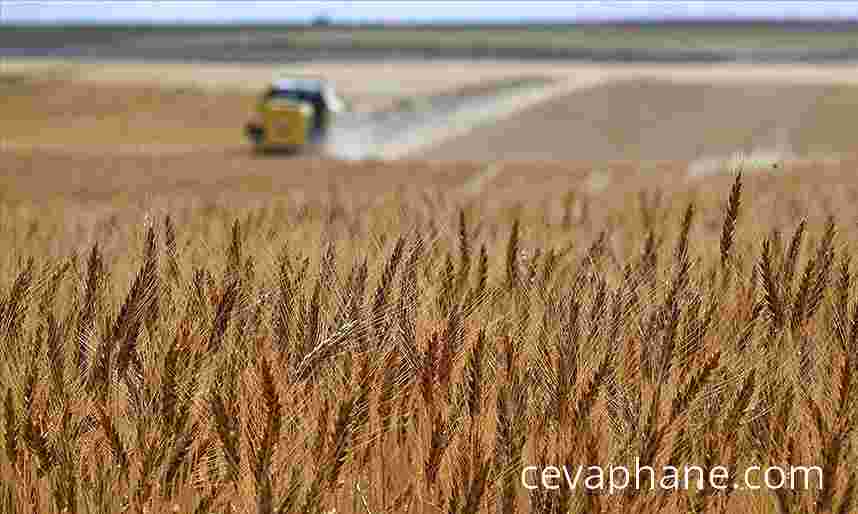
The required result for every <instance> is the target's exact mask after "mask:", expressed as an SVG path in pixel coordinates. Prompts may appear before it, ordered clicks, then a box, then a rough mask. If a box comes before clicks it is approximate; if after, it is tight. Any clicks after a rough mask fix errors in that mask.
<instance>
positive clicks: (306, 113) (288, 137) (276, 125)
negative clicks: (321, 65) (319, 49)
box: [245, 78, 346, 154]
mask: <svg viewBox="0 0 858 514" xmlns="http://www.w3.org/2000/svg"><path fill="white" fill-rule="evenodd" d="M345 109H346V104H345V102H344V101H343V100H342V99H341V98H340V97H339V96H338V95H337V93H336V91H335V90H334V87H333V85H332V84H330V83H329V82H327V81H325V80H323V79H321V78H284V79H280V80H277V81H275V82H273V83H272V84H270V85H269V86H268V88H266V90H265V92H264V93H263V94H262V95H261V97H260V99H259V103H258V105H257V108H256V113H255V116H254V117H253V119H251V121H249V122H248V123H247V124H246V125H245V135H246V136H247V137H248V139H250V141H251V142H252V143H253V145H254V148H255V150H256V151H257V152H260V153H269V152H284V153H290V154H295V153H299V152H300V153H303V152H307V151H310V152H313V153H316V152H320V151H321V150H322V148H324V145H325V143H326V141H327V138H328V134H329V132H330V129H331V125H332V124H333V121H334V118H335V116H336V114H337V113H340V112H342V111H344V110H345Z"/></svg>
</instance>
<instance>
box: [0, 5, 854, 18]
mask: <svg viewBox="0 0 858 514" xmlns="http://www.w3.org/2000/svg"><path fill="white" fill-rule="evenodd" d="M320 13H325V14H327V15H329V16H331V17H332V18H333V19H335V20H338V21H420V22H430V21H452V20H467V21H517V20H524V21H526V20H528V19H540V20H552V19H557V20H605V19H618V18H647V19H665V18H683V17H695V18H700V17H716V18H723V17H730V16H738V17H752V18H753V17H789V18H795V17H801V18H820V17H837V18H850V17H851V18H856V17H858V1H816V2H814V1H780V2H775V1H729V0H722V1H717V0H710V1H690V2H676V1H674V2H666V1H602V2H598V1H571V0H570V1H534V0H530V1H520V2H513V1H488V0H483V1H455V0H440V1H395V0H388V1H346V0H329V1H318V0H316V1H273V0H270V1H226V0H224V1H218V0H196V1H178V0H148V1H142V0H138V1H129V0H122V1H114V0H66V1H63V0H0V19H2V21H3V22H7V23H9V22H12V23H14V22H46V23H57V22H81V21H96V22H122V21H135V22H155V23H157V22H171V23H172V22H242V21H244V22H247V21H278V20H289V21H304V20H309V19H311V18H313V17H314V16H315V15H318V14H320Z"/></svg>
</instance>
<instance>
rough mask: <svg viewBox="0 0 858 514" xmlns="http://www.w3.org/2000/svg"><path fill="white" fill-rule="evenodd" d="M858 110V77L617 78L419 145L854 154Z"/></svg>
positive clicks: (515, 150) (621, 152)
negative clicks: (836, 81) (803, 80)
mask: <svg viewBox="0 0 858 514" xmlns="http://www.w3.org/2000/svg"><path fill="white" fill-rule="evenodd" d="M850 99H851V100H852V102H851V103H850V101H849V100H850ZM838 108H840V109H842V110H841V112H840V116H835V115H834V111H835V110H836V109H838ZM855 116H858V88H856V87H853V86H836V85H835V86H812V85H789V84H776V83H772V84H745V85H738V84H736V85H730V84H722V83H718V84H706V83H697V84H694V83H672V82H667V81H660V80H652V79H645V80H629V81H614V82H609V83H604V84H601V85H600V86H599V87H595V88H588V89H584V90H581V91H573V92H571V93H570V94H568V95H563V96H561V95H557V96H554V97H552V98H551V99H549V100H547V101H545V102H543V103H540V104H538V105H535V106H531V107H529V108H527V109H526V110H524V111H523V112H520V113H519V114H518V115H517V116H515V118H511V119H506V120H501V121H498V122H497V123H494V124H492V125H491V126H486V127H482V128H477V129H475V130H472V131H470V132H469V133H467V134H464V135H462V136H461V137H458V138H456V139H452V140H448V141H446V142H444V143H441V144H439V145H436V146H434V147H433V148H430V149H428V150H425V151H423V152H420V153H419V155H420V156H422V157H426V158H430V159H481V158H483V159H512V160H524V161H527V160H533V159H557V160H565V159H576V160H596V161H598V160H615V159H628V160H642V161H652V160H661V159H695V158H699V157H704V156H709V155H724V154H727V155H729V154H731V153H733V152H735V151H745V152H752V151H754V150H758V149H769V148H772V149H777V148H780V149H783V150H784V152H785V153H787V154H794V155H797V156H802V155H808V154H816V153H824V154H832V153H833V154H848V153H852V152H855V151H858V144H856V143H855V142H854V141H849V140H848V138H845V137H844V136H845V134H848V133H849V129H848V120H850V119H853V117H855Z"/></svg>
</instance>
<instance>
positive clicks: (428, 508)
mask: <svg viewBox="0 0 858 514" xmlns="http://www.w3.org/2000/svg"><path fill="white" fill-rule="evenodd" d="M855 164H858V162H852V161H850V162H846V163H842V164H840V165H831V166H827V167H823V166H816V165H805V166H804V168H799V167H795V168H792V169H788V170H770V172H763V173H759V172H755V173H751V172H749V171H745V172H742V170H740V169H734V170H724V173H723V174H721V175H718V176H712V177H707V178H705V179H702V180H698V181H694V182H689V181H680V180H666V179H665V180H663V181H661V180H660V182H662V183H664V184H670V185H663V186H661V187H656V186H654V185H651V182H650V181H648V180H646V179H643V178H642V179H640V180H638V181H637V182H634V181H629V182H627V183H624V184H623V185H622V186H620V185H615V186H612V187H610V188H609V189H608V190H605V191H602V192H595V191H590V190H588V189H587V188H586V187H584V186H585V184H584V181H582V180H577V179H573V178H572V177H571V176H570V175H568V174H566V175H564V174H557V175H556V176H555V182H552V183H551V184H552V186H551V187H546V188H544V189H543V190H539V191H537V190H531V191H526V190H523V189H522V188H521V185H520V184H515V183H513V184H510V185H509V186H508V187H509V190H508V191H507V192H506V193H504V192H503V191H501V190H498V189H492V188H491V187H487V188H483V189H479V188H478V189H477V190H474V191H469V192H468V194H464V193H462V189H456V188H452V187H448V188H441V187H434V188H433V187H431V186H428V185H412V186H410V187H409V186H402V187H398V188H395V189H391V188H388V189H384V188H383V187H378V188H377V189H376V190H375V191H367V192H364V193H363V194H357V193H354V194H350V193H349V190H348V187H339V188H338V187H334V186H331V187H328V188H327V189H325V188H318V191H315V192H314V193H313V194H290V193H288V192H284V193H283V194H276V195H275V194H269V195H259V194H256V195H251V194H245V193H241V192H235V191H234V190H233V189H232V188H231V187H229V186H224V187H223V189H222V190H220V191H218V192H209V193H207V196H206V197H205V198H204V199H196V200H192V199H191V196H192V195H190V194H188V193H182V195H178V194H173V195H171V194H170V193H163V194H159V195H156V196H154V197H148V196H147V197H145V198H144V197H142V196H141V197H139V198H135V199H124V200H123V199H119V198H111V199H109V200H98V199H89V200H83V199H80V198H75V197H73V196H69V197H67V198H62V199H58V198H45V199H42V200H39V201H22V200H21V199H20V198H19V197H16V196H15V195H12V194H5V195H4V196H2V197H0V245H2V247H3V248H4V251H3V252H2V254H1V255H0V332H2V336H0V353H2V358H0V384H2V390H0V396H2V408H0V434H2V445H0V446H2V452H0V453H2V457H0V511H2V512H9V513H13V512H15V513H17V512H21V513H23V512H28V513H29V512H40V513H89V512H93V513H94V512H134V513H144V512H145V513H159V512H188V513H204V512H211V513H245V512H247V513H250V512H256V513H260V514H268V513H274V512H278V513H286V512H318V513H333V512H336V513H383V512H391V513H392V512H416V513H422V512H450V513H476V512H501V513H513V512H558V513H559V512H576V513H588V514H589V513H621V512H636V513H637V512H640V513H645V512H665V513H688V512H695V513H703V512H711V513H722V512H723V513H747V512H752V513H754V512H755V513H779V514H786V513H798V512H801V513H838V514H846V513H849V512H853V511H854V505H855V499H854V496H855V487H856V480H858V471H856V470H858V453H856V448H855V445H854V444H853V443H854V442H855V434H854V429H855V426H856V422H858V402H856V399H858V392H856V388H858V376H856V359H858V299H856V293H855V291H856V287H855V278H854V276H855V269H856V268H855V266H856V263H854V262H852V260H851V258H850V257H851V252H852V250H853V249H854V248H855V245H856V242H858V227H857V226H856V219H858V202H856V198H858V184H856V182H855V180H854V169H855ZM332 166H333V165H332ZM344 166H345V165H344ZM375 166H376V168H373V169H374V170H375V171H374V173H375V174H378V173H380V172H381V169H383V168H384V167H385V165H383V164H377V165H375ZM391 166H392V165H391ZM398 166H399V167H401V168H405V167H407V166H408V164H407V163H405V164H399V165H398ZM392 169H393V168H392ZM533 169H534V175H533V177H535V178H534V180H536V177H539V173H538V172H539V169H540V167H539V166H538V165H534V166H533ZM665 176H667V175H665ZM564 180H565V181H566V183H567V187H566V188H563V189H561V188H558V187H554V186H555V185H556V184H557V183H563V181H564ZM546 183H547V182H546ZM498 187H499V186H498ZM513 192H514V193H515V194H513ZM635 460H637V461H639V462H641V463H643V464H648V465H652V466H667V465H676V466H681V465H683V464H693V465H696V466H701V467H703V468H704V471H705V472H707V473H709V472H711V470H712V468H713V467H714V466H716V465H724V466H728V467H729V468H730V470H731V473H732V475H731V477H730V480H733V479H736V478H737V477H738V476H740V475H741V474H742V472H743V470H745V469H747V468H748V467H749V466H752V465H759V466H773V465H778V466H789V465H795V466H798V465H803V466H819V467H820V468H821V469H822V470H823V472H824V481H823V483H822V487H815V488H811V489H808V490H788V489H770V490H769V489H766V488H763V489H762V490H757V491H748V490H733V489H732V488H728V489H726V490H719V489H715V488H713V487H705V488H703V489H702V490H697V489H692V490H679V491H670V492H665V491H650V490H637V489H626V490H624V491H622V492H614V494H608V493H607V492H606V491H591V490H584V489H576V490H569V489H565V488H561V489H560V490H546V489H544V488H543V489H537V490H530V489H527V488H525V487H523V484H522V481H521V477H522V470H523V468H524V467H526V466H546V465H557V466H561V465H564V464H566V465H570V466H574V465H577V464H584V465H588V466H589V465H600V466H604V467H605V468H607V467H608V466H609V465H611V464H628V463H631V462H634V461H635Z"/></svg>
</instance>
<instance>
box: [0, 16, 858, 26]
mask: <svg viewBox="0 0 858 514" xmlns="http://www.w3.org/2000/svg"><path fill="white" fill-rule="evenodd" d="M322 20H324V22H325V24H322V25H319V22H320V21H322ZM854 23H858V16H855V17H831V16H818V17H817V16H795V17H779V16H735V17H734V16H730V17H707V16H675V17H674V16H671V17H669V18H651V17H617V18H554V19H550V18H544V19H540V18H532V19H529V20H520V21H516V20H509V19H488V20H487V19H482V20H475V19H469V18H462V19H458V20H456V19H444V20H434V21H432V20H408V19H403V20H374V19H370V18H367V19H337V18H334V17H326V16H323V15H320V16H317V17H312V18H309V19H308V18H301V19H294V18H291V19H290V18H283V19H275V20H271V19H267V20H266V19H259V20H253V19H245V20H188V21H184V20H175V21H164V20H159V21H151V20H146V19H133V18H129V19H126V20H73V21H70V20H62V21H61V20H20V19H19V20H14V21H8V20H7V21H4V20H2V19H0V26H7V27H42V26H52V27H75V28H85V27H126V26H136V27H140V26H146V27H174V26H189V27H193V26H212V25H217V26H231V25H232V26H249V27H265V26H292V27H298V26H300V27H313V26H316V27H319V28H322V27H325V26H328V27H362V26H364V27H444V26H453V27H456V26H465V27H467V26H474V27H480V26H488V27H527V26H575V25H589V26H598V25H607V26H610V25H687V24H693V25H746V24H748V25H753V24H770V25H811V24H838V25H839V24H843V25H846V24H854Z"/></svg>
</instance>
